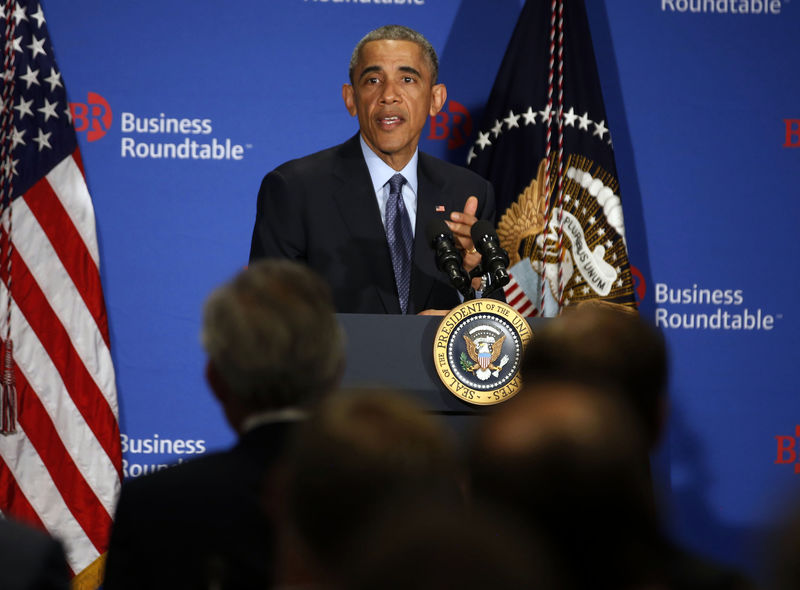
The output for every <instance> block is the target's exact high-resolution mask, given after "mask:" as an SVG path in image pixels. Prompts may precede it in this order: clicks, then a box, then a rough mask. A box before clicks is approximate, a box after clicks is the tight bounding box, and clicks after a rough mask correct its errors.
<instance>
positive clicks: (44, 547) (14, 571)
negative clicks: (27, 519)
mask: <svg viewBox="0 0 800 590" xmlns="http://www.w3.org/2000/svg"><path fill="white" fill-rule="evenodd" d="M69 578H70V572H69V567H68V566H67V561H66V558H65V557H64V550H63V549H62V547H61V543H59V542H58V541H56V540H55V539H53V538H52V537H50V536H49V535H48V534H47V533H44V532H41V531H38V530H36V529H32V528H30V527H28V526H26V525H23V524H21V523H18V522H15V521H11V520H5V519H3V518H2V517H0V588H2V589H3V590H68V588H69Z"/></svg>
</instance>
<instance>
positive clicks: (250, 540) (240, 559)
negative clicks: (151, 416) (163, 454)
mask: <svg viewBox="0 0 800 590" xmlns="http://www.w3.org/2000/svg"><path fill="white" fill-rule="evenodd" d="M291 428H292V424H291V423H275V424H267V425H263V426H260V427H258V428H256V429H254V430H252V431H250V432H248V433H247V434H245V435H244V436H242V437H241V438H240V440H239V442H238V443H237V444H236V445H235V446H234V447H233V448H232V449H230V450H228V451H225V452H221V453H214V454H210V455H206V456H204V457H200V458H198V459H195V460H192V461H188V462H186V463H183V464H180V465H177V466H174V467H169V468H167V469H165V470H163V471H158V472H156V473H154V474H152V475H147V476H144V477H141V478H138V479H133V480H130V481H128V482H126V483H125V485H123V487H122V494H121V495H120V501H119V505H118V506H117V511H116V517H115V519H114V526H113V528H112V531H111V542H110V546H109V550H108V561H107V563H106V579H105V583H104V585H103V588H104V590H117V589H119V588H125V589H128V588H130V589H132V590H133V589H136V590H139V589H141V588H148V589H161V588H163V589H165V590H167V589H169V590H174V589H175V588H185V589H194V588H202V589H204V590H205V589H207V588H210V587H212V586H211V585H210V582H211V581H212V580H218V581H219V582H220V583H221V586H220V587H221V588H223V589H226V590H228V589H234V588H260V589H262V590H263V589H264V588H269V587H271V583H272V577H273V573H274V572H273V567H274V555H273V551H274V547H273V544H274V539H273V536H274V526H273V524H272V523H271V522H270V521H269V520H268V518H267V517H266V516H265V515H264V513H263V510H262V502H263V499H262V485H263V481H264V478H265V477H266V476H267V475H268V474H269V473H270V472H271V471H272V470H273V469H274V468H275V465H276V464H277V462H278V460H279V459H280V458H281V457H282V455H283V450H284V448H285V443H286V441H287V439H288V435H289V431H290V429H291Z"/></svg>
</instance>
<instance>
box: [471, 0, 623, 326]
mask: <svg viewBox="0 0 800 590" xmlns="http://www.w3.org/2000/svg"><path fill="white" fill-rule="evenodd" d="M467 164H468V166H469V167H470V168H471V169H472V170H475V171H476V172H478V173H479V174H481V175H482V176H484V177H485V178H487V179H488V180H490V181H491V182H492V184H493V185H494V188H495V192H496V194H497V199H498V211H499V213H500V215H501V217H500V220H499V222H498V228H497V233H498V236H499V237H500V240H501V244H502V245H503V247H504V248H505V249H506V250H507V251H508V253H509V256H510V258H511V265H512V266H511V268H510V274H511V276H512V280H511V282H510V283H509V284H508V285H507V286H506V288H505V292H506V300H507V301H508V302H509V303H510V304H511V305H513V306H514V307H516V308H517V310H518V311H519V312H520V313H522V314H524V315H540V314H542V315H545V316H554V315H557V314H558V313H560V311H561V309H562V308H563V307H565V306H568V305H573V304H576V303H578V302H580V301H585V300H588V299H605V300H608V301H613V302H616V303H621V304H625V305H630V306H633V305H634V304H635V303H634V302H635V300H634V295H633V283H632V280H631V271H630V267H629V264H628V253H627V248H626V244H625V227H624V222H623V216H622V204H621V201H620V196H619V184H618V181H617V171H616V165H615V163H614V152H613V145H612V141H611V133H610V131H609V129H608V123H607V120H606V114H605V107H604V106H603V98H602V93H601V88H600V80H599V76H598V72H597V64H596V62H595V57H594V50H593V48H592V38H591V35H590V33H589V24H588V21H587V18H586V9H585V7H584V3H583V0H528V1H527V2H526V3H525V6H524V7H523V9H522V12H521V14H520V17H519V21H518V22H517V26H516V28H515V30H514V33H513V35H512V38H511V41H510V43H509V45H508V48H507V50H506V54H505V56H504V58H503V62H502V65H501V67H500V71H499V73H498V75H497V79H496V80H495V83H494V87H493V89H492V93H491V96H490V98H489V102H488V104H487V107H486V112H485V115H484V122H483V124H482V126H481V130H480V132H479V133H478V137H477V140H476V141H475V143H474V144H473V145H472V147H471V149H470V151H469V154H468V156H467Z"/></svg>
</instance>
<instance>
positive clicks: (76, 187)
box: [46, 156, 100, 268]
mask: <svg viewBox="0 0 800 590" xmlns="http://www.w3.org/2000/svg"><path fill="white" fill-rule="evenodd" d="M46 178H47V182H49V183H50V186H52V187H53V190H54V191H55V193H56V194H57V195H58V196H59V198H60V199H61V202H62V203H63V205H64V209H65V210H66V212H67V214H68V215H69V217H70V219H71V220H72V223H73V224H74V226H75V229H76V230H77V231H78V233H79V234H80V235H81V237H82V239H83V242H84V243H85V244H86V248H87V249H88V251H89V255H90V256H91V257H92V260H93V261H94V265H95V266H96V267H97V268H99V267H100V255H99V254H98V251H97V234H96V233H95V221H94V208H93V207H92V199H91V197H90V196H89V189H87V188H86V181H85V180H84V178H83V174H81V170H80V168H78V165H77V164H76V163H75V160H73V159H72V156H68V157H66V158H64V159H63V160H61V162H60V163H59V164H58V165H57V166H56V167H55V168H53V169H52V170H51V171H50V172H49V173H48V174H47V177H46Z"/></svg>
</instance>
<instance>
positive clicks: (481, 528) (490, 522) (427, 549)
mask: <svg viewBox="0 0 800 590" xmlns="http://www.w3.org/2000/svg"><path fill="white" fill-rule="evenodd" d="M358 547H359V551H358V559H357V560H349V564H350V570H349V571H348V572H347V574H346V576H345V580H344V583H343V584H342V585H341V587H342V588H343V589H344V590H374V589H376V588H380V589H381V590H409V589H412V588H413V589H414V590H442V589H447V588H457V589H458V590H486V589H487V588H498V589H502V590H560V585H559V584H560V581H559V578H558V576H556V575H555V572H554V571H553V568H552V558H551V556H550V554H549V553H548V551H547V550H546V548H545V547H544V546H543V544H542V543H541V542H538V540H537V539H535V537H534V536H532V535H531V534H530V533H529V532H527V531H524V530H523V529H522V528H521V527H519V526H518V525H517V524H516V523H512V522H510V521H509V520H507V519H506V518H504V517H502V516H501V515H498V514H497V513H495V512H494V511H489V510H487V509H486V508H485V507H483V506H481V507H478V506H471V507H470V509H469V510H467V509H466V508H465V507H464V506H462V505H461V504H460V503H459V502H457V501H451V502H449V503H446V504H441V503H436V502H434V503H431V504H424V503H420V502H413V501H412V502H410V503H409V502H406V503H405V504H400V505H396V506H393V507H392V509H391V510H388V511H386V512H385V513H384V514H382V516H381V517H380V518H378V519H377V520H376V522H375V523H374V525H373V526H371V527H369V529H368V530H367V531H366V533H364V534H363V535H362V536H361V537H360V538H359V541H358Z"/></svg>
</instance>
